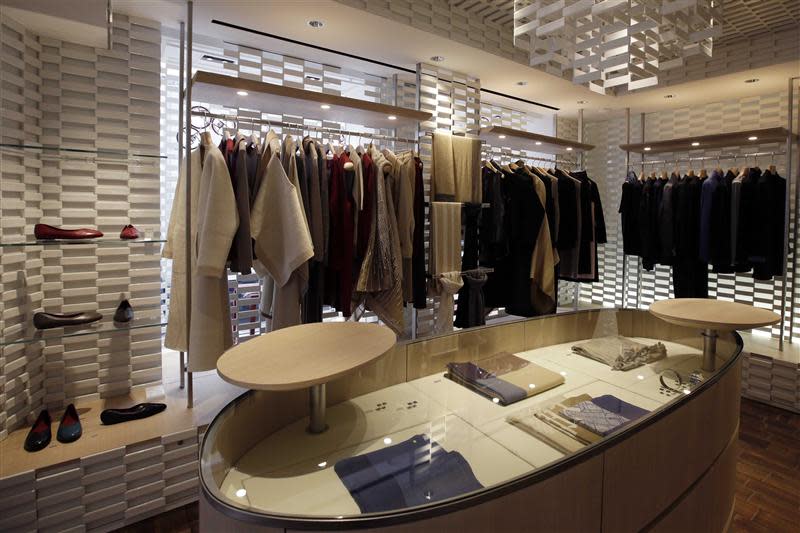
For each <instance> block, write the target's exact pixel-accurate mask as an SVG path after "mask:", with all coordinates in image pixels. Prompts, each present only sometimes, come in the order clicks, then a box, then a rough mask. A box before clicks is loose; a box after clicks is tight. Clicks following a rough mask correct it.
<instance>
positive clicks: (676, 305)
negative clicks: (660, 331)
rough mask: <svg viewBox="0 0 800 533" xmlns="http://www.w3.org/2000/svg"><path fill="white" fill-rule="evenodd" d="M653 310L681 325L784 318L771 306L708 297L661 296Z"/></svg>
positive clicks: (735, 325)
mask: <svg viewBox="0 0 800 533" xmlns="http://www.w3.org/2000/svg"><path fill="white" fill-rule="evenodd" d="M650 313H652V314H653V315H655V316H657V317H658V318H660V319H662V320H665V321H667V322H669V323H671V324H677V325H678V326H687V327H692V328H703V329H717V330H724V331H730V330H744V329H752V328H758V327H761V326H769V325H770V324H775V323H777V322H780V320H781V317H780V316H779V315H778V314H777V313H773V312H772V311H769V310H768V309H759V308H758V307H753V306H751V305H745V304H740V303H736V302H725V301H722V300H711V299H708V298H675V299H672V300H661V301H658V302H654V303H653V304H651V305H650Z"/></svg>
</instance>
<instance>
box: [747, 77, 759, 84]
mask: <svg viewBox="0 0 800 533" xmlns="http://www.w3.org/2000/svg"><path fill="white" fill-rule="evenodd" d="M759 81H761V80H759V79H758V78H750V79H749V80H744V82H745V83H758V82H759Z"/></svg>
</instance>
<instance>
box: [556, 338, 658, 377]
mask: <svg viewBox="0 0 800 533" xmlns="http://www.w3.org/2000/svg"><path fill="white" fill-rule="evenodd" d="M572 351H573V352H575V353H576V354H578V355H582V356H584V357H588V358H589V359H594V360H595V361H599V362H601V363H604V364H607V365H608V366H610V367H611V368H612V369H613V370H630V369H632V368H637V367H640V366H642V365H644V364H646V363H652V362H653V361H658V360H659V359H664V358H665V357H666V356H667V348H666V347H665V346H664V345H663V344H661V343H660V342H657V343H655V344H652V345H650V346H647V345H645V344H642V343H639V342H635V341H632V340H630V339H628V338H626V337H622V336H620V335H616V336H612V337H598V338H597V339H592V340H589V341H586V342H583V343H581V344H576V345H575V346H573V347H572Z"/></svg>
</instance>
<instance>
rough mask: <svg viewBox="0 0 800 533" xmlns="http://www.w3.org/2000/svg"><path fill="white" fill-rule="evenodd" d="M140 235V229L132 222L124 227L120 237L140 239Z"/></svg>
mask: <svg viewBox="0 0 800 533" xmlns="http://www.w3.org/2000/svg"><path fill="white" fill-rule="evenodd" d="M139 237H140V235H139V230H138V229H136V228H135V227H134V226H132V225H131V224H128V225H127V226H125V227H124V228H122V232H121V233H120V234H119V238H120V239H138V238H139Z"/></svg>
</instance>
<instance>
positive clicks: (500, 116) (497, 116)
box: [494, 115, 503, 118]
mask: <svg viewBox="0 0 800 533" xmlns="http://www.w3.org/2000/svg"><path fill="white" fill-rule="evenodd" d="M494 118H503V115H495V116H494Z"/></svg>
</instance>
